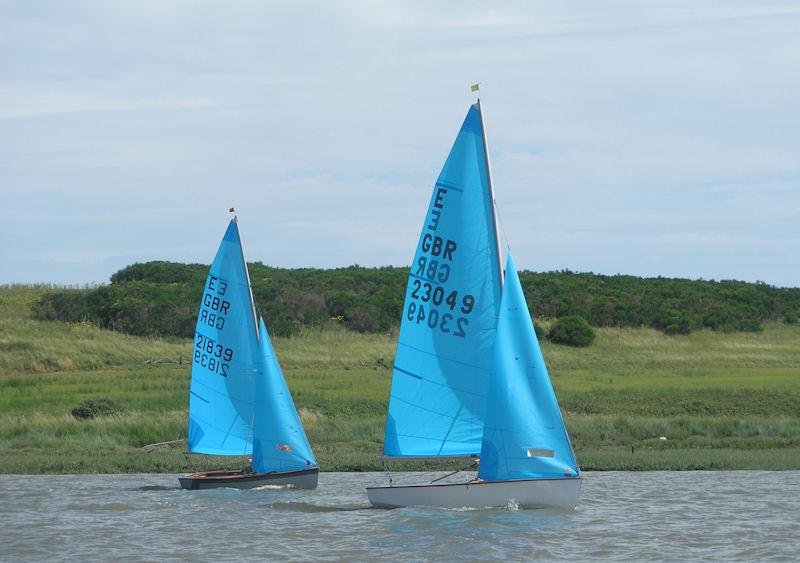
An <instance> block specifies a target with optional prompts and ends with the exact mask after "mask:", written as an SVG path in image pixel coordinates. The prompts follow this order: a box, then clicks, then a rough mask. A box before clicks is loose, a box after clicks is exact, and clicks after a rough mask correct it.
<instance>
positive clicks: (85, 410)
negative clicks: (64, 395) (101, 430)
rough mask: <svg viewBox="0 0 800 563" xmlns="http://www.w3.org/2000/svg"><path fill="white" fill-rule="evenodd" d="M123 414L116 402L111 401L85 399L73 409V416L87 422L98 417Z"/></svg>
mask: <svg viewBox="0 0 800 563" xmlns="http://www.w3.org/2000/svg"><path fill="white" fill-rule="evenodd" d="M121 412H122V407H120V406H119V405H118V404H117V403H116V402H115V401H113V400H111V399H84V400H83V401H81V402H80V403H78V406H77V407H75V408H74V409H72V416H74V417H75V418H77V419H78V420H86V419H89V418H94V417H96V416H108V415H111V414H118V413H121Z"/></svg>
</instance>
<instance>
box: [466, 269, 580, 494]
mask: <svg viewBox="0 0 800 563" xmlns="http://www.w3.org/2000/svg"><path fill="white" fill-rule="evenodd" d="M487 405H488V406H487V409H486V422H485V426H484V430H483V445H482V446H481V462H480V469H479V471H478V477H480V478H481V479H484V480H485V481H501V480H508V479H535V478H558V477H576V476H577V475H578V465H577V463H576V461H575V455H574V454H573V452H572V446H571V445H570V443H569V438H568V437H567V431H566V429H565V428H564V421H563V420H562V418H561V411H560V410H559V408H558V403H557V402H556V396H555V393H554V392H553V386H552V384H551V383H550V377H549V375H548V374H547V367H546V366H545V364H544V358H543V357H542V351H541V349H540V348H539V342H538V340H537V339H536V332H535V331H534V328H533V323H532V322H531V317H530V314H529V312H528V306H527V304H526V302H525V295H524V294H523V293H522V286H521V285H520V282H519V276H518V275H517V270H516V267H515V266H514V260H513V259H512V257H511V254H510V253H509V254H508V259H507V261H506V277H505V286H504V288H503V297H502V301H501V303H500V319H499V321H498V325H497V339H496V341H495V351H494V363H493V370H492V377H491V383H490V385H489V393H488V399H487Z"/></svg>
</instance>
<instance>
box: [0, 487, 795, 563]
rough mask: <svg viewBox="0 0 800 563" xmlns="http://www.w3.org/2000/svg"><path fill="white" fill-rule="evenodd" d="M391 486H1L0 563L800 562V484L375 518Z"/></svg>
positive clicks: (382, 512)
mask: <svg viewBox="0 0 800 563" xmlns="http://www.w3.org/2000/svg"><path fill="white" fill-rule="evenodd" d="M427 475H430V476H431V477H435V476H436V475H440V474H426V476H427ZM395 477H396V479H403V478H406V479H408V478H410V476H409V475H408V474H395ZM418 477H419V474H416V475H414V478H418ZM385 483H386V478H385V475H384V474H382V473H320V479H319V488H318V489H316V490H313V491H304V490H287V489H278V490H276V489H267V488H262V489H256V490H249V491H240V490H234V489H215V490H208V491H187V490H183V489H180V488H179V486H178V480H177V475H146V474H140V475H35V476H27V475H24V476H23V475H0V507H1V508H0V560H3V561H42V560H51V561H52V560H55V561H60V560H68V559H69V560H75V559H78V560H87V559H89V560H99V559H111V558H113V559H123V558H124V559H127V560H134V561H141V560H150V561H152V560H170V559H173V560H181V559H194V560H203V561H210V560H223V561H234V560H236V561H242V560H245V561H248V560H264V559H269V560H278V561H281V560H284V561H297V560H323V561H325V560H327V561H347V560H378V559H383V560H385V559H392V560H397V561H410V560H426V559H430V560H434V559H435V560H445V561H447V560H450V561H455V560H467V561H487V560H489V561H491V560H496V561H500V560H502V561H506V560H517V561H518V560H541V561H554V560H572V561H592V560H604V561H610V560H636V561H641V560H667V561H676V560H699V559H704V560H709V559H713V560H742V561H767V560H771V561H796V560H797V554H798V553H800V526H799V525H798V514H800V471H783V472H769V471H720V472H702V471H700V472H636V473H634V472H589V473H585V474H584V484H583V488H582V490H581V498H580V501H579V503H578V507H577V509H576V510H575V511H556V510H514V509H502V510H500V509H498V510H472V511H466V510H442V509H433V508H399V509H378V508H372V507H370V505H369V503H368V501H367V496H366V492H365V491H364V486H366V485H383V484H385Z"/></svg>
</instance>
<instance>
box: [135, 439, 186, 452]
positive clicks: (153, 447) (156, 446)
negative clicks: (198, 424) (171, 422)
mask: <svg viewBox="0 0 800 563" xmlns="http://www.w3.org/2000/svg"><path fill="white" fill-rule="evenodd" d="M185 441H186V438H181V439H180V440H170V441H169V442H159V443H157V444H147V445H146V446H142V449H143V450H145V451H147V452H152V451H153V450H157V449H159V448H169V447H170V446H174V445H175V444H180V443H182V442H185Z"/></svg>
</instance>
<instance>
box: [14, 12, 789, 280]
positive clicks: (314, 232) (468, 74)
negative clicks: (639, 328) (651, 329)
mask: <svg viewBox="0 0 800 563" xmlns="http://www.w3.org/2000/svg"><path fill="white" fill-rule="evenodd" d="M474 83H480V91H479V92H478V94H479V95H480V98H481V103H482V106H483V110H484V117H485V121H486V131H487V136H488V145H489V152H490V157H491V165H492V172H493V177H494V186H495V193H496V198H497V206H498V214H499V218H500V222H501V230H502V232H501V236H502V244H503V246H504V247H506V246H508V247H510V248H511V250H512V251H513V253H514V259H515V262H516V264H517V267H518V269H520V270H532V271H551V270H571V271H576V272H595V273H599V274H608V275H614V274H627V275H634V276H642V277H655V276H664V277H678V278H689V279H706V280H727V279H736V280H743V281H749V282H756V281H760V282H765V283H768V284H770V285H776V286H781V287H800V4H798V3H797V2H795V1H779V0H775V1H771V0H765V1H761V2H751V1H737V0H719V1H717V0H708V1H704V0H686V1H683V0H675V1H653V2H641V1H639V0H631V1H625V0H618V1H614V0H612V1H607V2H595V1H591V0H585V1H565V2H550V1H539V0H526V1H519V2H502V1H500V2H472V1H455V0H443V1H440V2H429V1H386V2H373V1H369V0H360V1H359V0H354V1H322V0H311V1H308V2H273V1H256V0H252V1H247V0H233V1H228V2H210V1H204V0H193V1H189V0H186V1H180V0H137V2H107V1H103V0H97V1H91V0H72V1H70V2H56V1H46V0H19V1H13V0H11V1H9V0H0V284H12V283H50V284H65V285H72V286H84V285H87V284H97V283H107V282H108V281H109V278H110V276H111V275H112V274H114V273H115V272H116V271H118V270H120V269H122V268H124V267H125V266H127V265H130V264H133V263H136V262H147V261H151V260H169V261H174V262H184V263H203V264H210V263H211V261H212V259H213V257H214V254H215V253H216V250H217V247H218V245H219V242H220V240H221V238H222V235H223V234H224V232H225V229H226V227H227V223H228V221H229V219H230V216H231V214H230V213H229V209H230V208H231V207H233V208H235V209H236V213H237V215H238V217H239V226H240V230H241V234H242V239H243V244H244V247H245V254H246V257H247V259H248V261H260V262H263V263H265V264H267V265H271V266H277V267H285V268H299V267H317V268H336V267H346V266H349V265H353V264H358V265H361V266H368V267H377V266H408V265H409V264H410V263H411V259H412V258H413V255H414V250H415V247H416V244H417V239H418V237H419V233H420V231H421V229H422V224H423V220H424V218H425V214H426V211H427V207H428V202H429V199H430V194H431V191H432V189H433V185H434V183H435V181H436V178H437V176H438V174H439V171H440V169H441V167H442V165H443V164H444V161H445V158H446V157H447V154H448V152H449V150H450V147H451V145H452V143H453V141H454V139H455V136H456V134H457V132H458V129H459V127H460V126H461V122H462V121H463V119H464V116H465V115H466V112H467V110H468V109H469V106H470V104H472V103H474V101H475V98H476V95H475V93H473V92H472V91H471V90H470V85H471V84H474Z"/></svg>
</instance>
